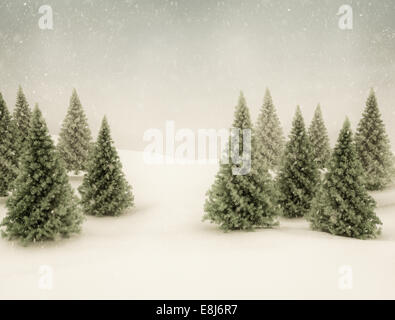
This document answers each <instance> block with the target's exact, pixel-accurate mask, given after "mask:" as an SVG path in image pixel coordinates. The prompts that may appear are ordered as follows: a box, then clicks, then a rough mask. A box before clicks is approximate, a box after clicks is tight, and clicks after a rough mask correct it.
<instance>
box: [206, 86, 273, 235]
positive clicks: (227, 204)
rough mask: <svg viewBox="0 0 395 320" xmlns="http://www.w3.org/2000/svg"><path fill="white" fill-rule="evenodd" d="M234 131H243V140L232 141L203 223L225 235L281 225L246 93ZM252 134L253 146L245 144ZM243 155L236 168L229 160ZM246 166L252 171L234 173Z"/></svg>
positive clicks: (211, 192) (241, 97) (213, 188)
mask: <svg viewBox="0 0 395 320" xmlns="http://www.w3.org/2000/svg"><path fill="white" fill-rule="evenodd" d="M233 128H236V129H239V132H238V135H239V136H238V137H237V134H233V135H231V137H230V139H229V145H228V152H226V153H225V154H226V155H227V156H226V159H223V161H221V163H220V169H219V172H218V173H217V175H216V178H215V182H214V184H213V185H212V187H211V189H210V190H209V191H208V192H207V198H206V203H205V206H204V209H205V212H206V213H205V215H204V217H203V221H205V220H209V221H210V222H212V223H215V224H218V225H219V227H220V229H222V230H224V231H229V230H239V229H241V230H251V229H254V228H257V227H265V228H269V227H272V226H275V225H278V221H277V215H278V208H277V205H276V203H275V191H274V186H273V182H272V180H271V177H270V175H269V173H268V170H267V167H266V166H265V165H264V164H263V161H262V159H261V158H260V155H259V153H258V152H257V147H256V142H255V138H254V135H253V134H252V132H251V130H252V125H251V120H250V114H249V111H248V107H247V104H246V101H245V98H244V96H243V94H242V93H241V94H240V98H239V102H238V105H237V106H236V111H235V119H234V123H233ZM243 130H244V133H243ZM248 133H249V134H250V137H251V140H250V142H251V144H248V142H246V141H247V140H244V139H248ZM236 137H237V138H236ZM245 142H246V143H245ZM238 144H239V145H238ZM237 145H238V146H237ZM239 153H240V154H241V155H244V156H241V157H240V158H241V159H240V160H242V161H243V164H235V163H234V162H235V161H233V159H234V158H232V160H230V159H229V156H231V157H232V154H239ZM224 160H227V161H224ZM248 161H249V162H248ZM246 163H249V168H250V170H245V171H242V170H240V171H238V170H234V169H235V168H236V169H240V167H243V166H245V164H246ZM238 166H240V167H238Z"/></svg>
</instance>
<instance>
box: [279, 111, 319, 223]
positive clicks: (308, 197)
mask: <svg viewBox="0 0 395 320" xmlns="http://www.w3.org/2000/svg"><path fill="white" fill-rule="evenodd" d="M319 181H320V178H319V172H318V169H317V166H316V164H315V162H314V158H313V154H312V150H311V145H310V141H309V138H308V136H307V133H306V129H305V124H304V120H303V116H302V113H301V111H300V108H299V106H298V107H297V110H296V114H295V117H294V120H293V123H292V130H291V133H290V136H289V141H288V142H287V144H286V147H285V152H284V159H283V164H282V167H281V170H280V172H279V175H278V177H277V182H278V191H279V205H280V207H281V209H282V213H283V215H284V216H285V217H288V218H294V217H302V216H304V215H305V214H306V213H307V212H308V211H309V209H310V206H311V201H312V199H313V198H314V195H315V192H316V189H317V185H318V184H319Z"/></svg>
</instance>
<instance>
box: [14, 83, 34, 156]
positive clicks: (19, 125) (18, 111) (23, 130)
mask: <svg viewBox="0 0 395 320" xmlns="http://www.w3.org/2000/svg"><path fill="white" fill-rule="evenodd" d="M13 116H14V121H15V126H16V133H17V138H18V142H17V148H18V157H20V156H21V154H22V153H23V151H24V150H25V145H26V140H27V136H28V134H29V128H30V119H31V116H32V113H31V111H30V108H29V104H28V103H27V100H26V97H25V94H24V93H23V90H22V87H21V86H19V89H18V93H17V97H16V105H15V109H14V114H13Z"/></svg>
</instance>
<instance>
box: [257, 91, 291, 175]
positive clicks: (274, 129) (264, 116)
mask: <svg viewBox="0 0 395 320" xmlns="http://www.w3.org/2000/svg"><path fill="white" fill-rule="evenodd" d="M255 136H256V143H257V148H258V152H259V153H260V154H261V156H262V159H263V161H265V162H266V163H267V165H268V167H269V168H270V169H274V168H277V167H278V166H279V165H280V161H281V157H282V154H283V151H284V144H285V142H284V141H285V139H284V135H283V130H282V129H281V124H280V120H279V118H278V116H277V113H276V108H275V107H274V104H273V100H272V97H271V94H270V91H269V89H266V92H265V98H264V101H263V105H262V107H261V111H260V114H259V116H258V121H257V123H256V126H255Z"/></svg>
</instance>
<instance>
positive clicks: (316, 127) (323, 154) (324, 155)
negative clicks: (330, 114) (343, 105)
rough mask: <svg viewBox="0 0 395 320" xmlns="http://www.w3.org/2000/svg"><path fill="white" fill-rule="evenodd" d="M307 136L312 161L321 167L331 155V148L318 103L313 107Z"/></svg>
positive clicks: (323, 166)
mask: <svg viewBox="0 0 395 320" xmlns="http://www.w3.org/2000/svg"><path fill="white" fill-rule="evenodd" d="M309 138H310V143H311V147H312V151H313V156H314V161H315V162H316V164H317V167H318V168H320V169H323V168H325V167H326V165H327V163H328V160H329V158H330V156H331V148H330V144H329V137H328V131H327V129H326V127H325V122H324V119H323V117H322V112H321V106H320V105H318V106H317V108H316V109H315V113H314V117H313V120H312V121H311V124H310V127H309Z"/></svg>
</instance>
